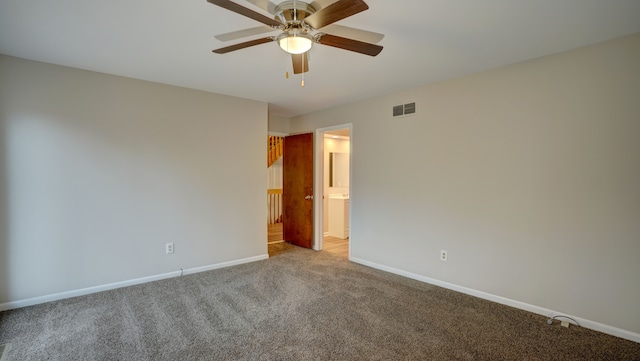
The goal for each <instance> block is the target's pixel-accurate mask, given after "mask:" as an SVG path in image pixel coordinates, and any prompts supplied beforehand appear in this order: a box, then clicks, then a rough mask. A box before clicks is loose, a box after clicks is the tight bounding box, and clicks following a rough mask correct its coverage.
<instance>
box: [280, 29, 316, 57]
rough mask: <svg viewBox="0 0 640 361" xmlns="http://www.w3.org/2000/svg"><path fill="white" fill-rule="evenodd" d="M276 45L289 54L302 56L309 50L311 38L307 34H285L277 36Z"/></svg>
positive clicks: (311, 42) (311, 43)
mask: <svg viewBox="0 0 640 361" xmlns="http://www.w3.org/2000/svg"><path fill="white" fill-rule="evenodd" d="M278 45H280V47H281V48H282V50H284V51H286V52H287V53H290V54H302V53H306V52H307V51H309V49H311V46H312V45H313V38H312V37H311V36H310V35H309V34H305V33H303V34H287V33H282V34H280V36H278Z"/></svg>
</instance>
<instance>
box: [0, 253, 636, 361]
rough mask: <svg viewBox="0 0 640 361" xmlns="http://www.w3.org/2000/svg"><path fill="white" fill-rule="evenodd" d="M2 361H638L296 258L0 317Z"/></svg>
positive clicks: (337, 261) (519, 320) (592, 339)
mask: <svg viewBox="0 0 640 361" xmlns="http://www.w3.org/2000/svg"><path fill="white" fill-rule="evenodd" d="M5 343H11V350H10V351H9V361H18V360H20V361H29V360H53V361H62V360H64V361H68V360H640V344H638V343H634V342H631V341H627V340H623V339H619V338H616V337H613V336H608V335H605V334H601V333H598V332H595V331H591V330H588V329H584V328H580V327H571V328H569V329H566V328H563V327H560V326H559V325H558V322H556V323H555V324H554V325H547V323H546V318H545V317H543V316H539V315H535V314H531V313H528V312H525V311H521V310H517V309H513V308H510V307H506V306H502V305H498V304H495V303H491V302H488V301H484V300H481V299H477V298H474V297H470V296H467V295H463V294H459V293H456V292H453V291H449V290H446V289H442V288H439V287H435V286H431V285H427V284H424V283H421V282H418V281H414V280H410V279H406V278H403V277H400V276H396V275H392V274H387V273H384V272H381V271H378V270H374V269H371V268H368V267H364V266H361V265H357V264H354V263H350V262H348V261H346V260H344V259H343V258H339V257H336V256H333V255H331V254H330V253H327V252H315V251H310V250H305V249H300V248H293V249H290V250H288V251H286V252H281V253H279V254H277V255H276V256H274V257H272V258H270V259H268V260H264V261H260V262H254V263H250V264H245V265H240V266H234V267H230V268H226V269H220V270H215V271H209V272H203V273H199V274H194V275H188V276H184V277H179V278H173V279H169V280H163V281H158V282H153V283H148V284H144V285H138V286H133V287H128V288H123V289H118V290H113V291H107V292H102V293H98V294H93V295H89V296H83V297H78V298H73V299H68V300H63V301H57V302H51V303H47V304H43V305H38V306H33V307H26V308H22V309H18V310H12V311H6V312H3V313H0V344H5Z"/></svg>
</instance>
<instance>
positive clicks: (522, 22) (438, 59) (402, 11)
mask: <svg viewBox="0 0 640 361" xmlns="http://www.w3.org/2000/svg"><path fill="white" fill-rule="evenodd" d="M234 1H236V2H237V3H239V4H241V5H243V6H245V7H248V8H250V9H252V10H255V11H258V12H261V13H263V14H264V15H269V14H268V13H267V12H266V11H264V10H262V9H261V8H260V7H258V6H256V5H254V4H256V3H259V2H263V3H264V2H265V1H266V0H234ZM366 1H367V4H368V5H369V7H370V9H369V10H366V11H364V12H361V13H359V14H356V15H354V16H351V17H349V18H347V19H344V20H341V21H340V22H338V23H337V24H339V25H343V26H348V27H353V28H359V29H364V30H368V31H373V32H377V33H383V34H385V37H384V38H383V39H382V41H380V42H379V44H380V45H382V46H384V50H383V51H382V53H381V54H380V55H378V56H377V57H369V56H366V55H361V54H357V53H353V52H349V51H345V50H340V49H336V48H332V47H328V46H322V45H317V44H316V45H315V46H314V48H313V49H312V50H311V54H310V63H309V68H310V71H309V72H308V73H306V74H305V87H304V88H301V87H300V80H301V79H300V76H299V75H297V76H292V77H290V78H289V79H286V78H285V71H287V69H289V71H290V72H291V59H290V57H289V56H288V55H287V54H286V53H284V52H283V51H282V50H280V49H279V48H278V47H277V45H276V44H275V43H269V44H263V45H258V46H255V47H252V48H247V49H243V50H239V51H236V52H232V53H228V54H224V55H218V54H213V53H212V52H211V50H212V49H215V48H219V47H223V46H227V45H231V44H233V43H235V42H241V41H245V40H249V39H251V38H247V39H241V40H238V41H235V42H234V41H230V42H226V43H223V42H220V41H218V40H216V38H214V36H215V35H218V34H223V33H229V32H232V31H237V30H243V29H247V28H253V27H256V26H260V25H261V24H260V23H258V22H257V21H254V20H251V19H248V18H245V17H243V16H241V15H238V14H236V13H233V12H230V11H228V10H225V9H223V8H220V7H218V6H215V5H212V4H209V3H207V2H206V1H205V0H179V1H178V0H110V1H98V0H0V53H2V54H6V55H12V56H17V57H22V58H27V59H32V60H38V61H43V62H49V63H54V64H60V65H66V66H71V67H76V68H81V69H88V70H93V71H98V72H103V73H108V74H115V75H121V76H126V77H131V78H137V79H143V80H149V81H154V82H159V83H165V84H172V85H177V86H182V87H187V88H193V89H200V90H205V91H211V92H215V93H221V94H228V95H233V96H239V97H243V98H249V99H255V100H260V101H265V102H268V103H269V104H270V106H269V109H270V112H271V113H272V114H277V115H281V116H295V115H298V114H303V113H308V112H312V111H315V110H319V109H323V108H328V107H332V106H336V105H339V104H344V103H348V102H352V101H356V100H360V99H365V98H370V97H373V96H377V95H382V94H387V93H392V92H396V91H399V90H403V89H408V88H412V87H415V86H419V85H423V84H427V83H432V82H437V81H442V80H445V79H450V78H454V77H459V76H462V75H465V74H470V73H474V72H478V71H482V70H486V69H491V68H496V67H500V66H503V65H507V64H512V63H516V62H520V61H523V60H527V59H532V58H536V57H540V56H543V55H547V54H552V53H556V52H560V51H564V50H568V49H572V48H576V47H580V46H584V45H588V44H593V43H596V42H600V41H603V40H607V39H611V38H615V37H618V36H622V35H627V34H631V33H635V32H640V1H639V0H395V1H382V0H366ZM280 2H282V0H272V3H276V4H277V3H280ZM318 2H319V3H322V4H326V3H327V2H331V0H323V1H318ZM275 34H277V33H275ZM263 36H265V35H257V36H253V37H252V38H258V37H263Z"/></svg>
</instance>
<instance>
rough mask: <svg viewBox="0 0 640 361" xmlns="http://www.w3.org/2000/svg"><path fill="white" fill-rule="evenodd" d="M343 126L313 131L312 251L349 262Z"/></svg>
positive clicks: (347, 129)
mask: <svg viewBox="0 0 640 361" xmlns="http://www.w3.org/2000/svg"><path fill="white" fill-rule="evenodd" d="M351 134H352V125H351V124H345V125H339V126H333V127H328V128H322V129H318V130H317V131H316V139H317V140H318V141H317V142H316V150H315V153H316V157H315V159H316V164H315V174H316V181H315V184H316V186H315V190H316V191H315V193H316V195H315V196H316V199H318V200H321V201H320V202H316V205H315V206H316V209H315V239H316V242H315V247H314V249H316V250H324V251H327V252H331V253H334V254H336V255H338V256H341V257H345V258H349V254H350V252H349V250H350V247H349V241H350V219H351V211H350V210H351V204H350V203H351V181H350V180H351V147H352V145H351V138H352V136H351Z"/></svg>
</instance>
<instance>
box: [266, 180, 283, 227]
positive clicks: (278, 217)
mask: <svg viewBox="0 0 640 361" xmlns="http://www.w3.org/2000/svg"><path fill="white" fill-rule="evenodd" d="M267 205H268V206H269V215H268V217H269V219H268V222H269V224H276V223H282V189H267Z"/></svg>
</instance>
